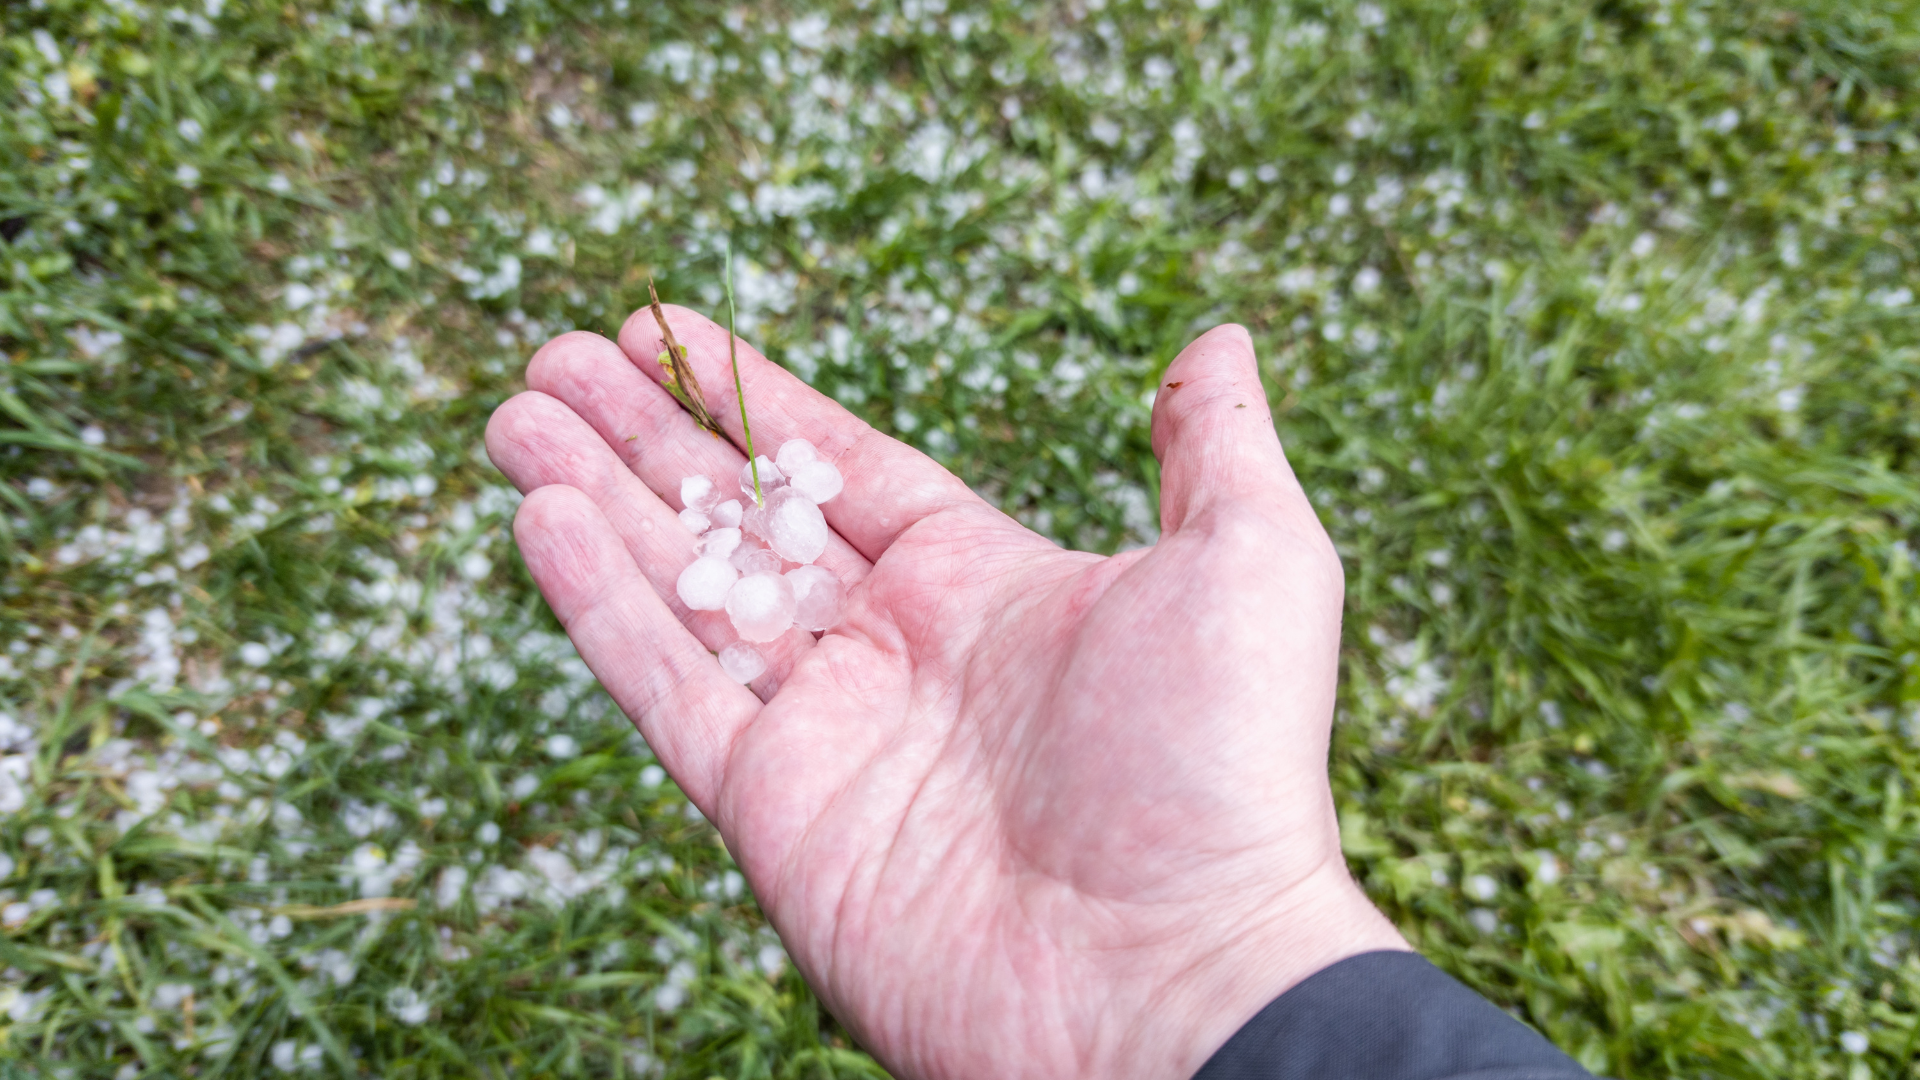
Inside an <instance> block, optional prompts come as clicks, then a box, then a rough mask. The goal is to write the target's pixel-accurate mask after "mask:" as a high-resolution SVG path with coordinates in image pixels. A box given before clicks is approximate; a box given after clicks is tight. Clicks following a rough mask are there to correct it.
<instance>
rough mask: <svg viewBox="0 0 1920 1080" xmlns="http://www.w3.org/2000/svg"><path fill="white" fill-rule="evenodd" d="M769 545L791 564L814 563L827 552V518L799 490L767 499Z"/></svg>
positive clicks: (777, 494)
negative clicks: (822, 553)
mask: <svg viewBox="0 0 1920 1080" xmlns="http://www.w3.org/2000/svg"><path fill="white" fill-rule="evenodd" d="M767 543H768V544H769V545H771V546H772V548H773V550H775V551H777V552H779V553H780V557H781V558H783V559H785V560H787V561H788V562H796V563H810V562H812V561H813V560H815V559H817V558H819V557H820V553H821V552H823V551H825V550H827V519H826V518H824V517H822V516H821V515H820V508H819V507H817V506H815V505H813V503H812V502H811V501H810V500H808V498H807V497H806V496H805V495H802V494H800V493H799V492H797V491H792V490H787V491H777V492H775V493H774V495H773V498H771V499H769V500H767Z"/></svg>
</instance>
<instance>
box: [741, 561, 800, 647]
mask: <svg viewBox="0 0 1920 1080" xmlns="http://www.w3.org/2000/svg"><path fill="white" fill-rule="evenodd" d="M793 609H794V603H793V586H792V585H790V584H788V583H787V579H786V578H783V577H781V576H780V575H779V574H748V575H746V576H745V577H743V578H741V579H740V580H739V581H736V582H734V583H733V588H731V589H728V590H727V618H729V619H731V620H733V628H734V630H735V631H737V632H738V633H739V635H740V636H741V637H742V638H743V639H745V640H747V641H756V642H757V641H772V640H774V639H775V638H777V637H779V636H780V635H781V634H784V633H786V632H787V630H788V628H789V627H791V626H792V625H793Z"/></svg>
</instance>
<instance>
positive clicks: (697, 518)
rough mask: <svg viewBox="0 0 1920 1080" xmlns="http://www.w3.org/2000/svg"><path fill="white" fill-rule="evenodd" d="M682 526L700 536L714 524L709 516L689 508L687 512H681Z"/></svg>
mask: <svg viewBox="0 0 1920 1080" xmlns="http://www.w3.org/2000/svg"><path fill="white" fill-rule="evenodd" d="M680 524H682V525H685V526H686V527H687V531H688V532H691V533H692V534H694V535H695V536H698V535H700V534H701V533H703V532H706V531H707V529H708V528H710V527H711V526H712V525H713V522H712V520H710V519H709V518H708V517H707V515H705V514H703V513H701V512H700V511H698V510H695V509H694V508H693V507H691V506H689V507H687V508H686V509H685V510H682V511H680Z"/></svg>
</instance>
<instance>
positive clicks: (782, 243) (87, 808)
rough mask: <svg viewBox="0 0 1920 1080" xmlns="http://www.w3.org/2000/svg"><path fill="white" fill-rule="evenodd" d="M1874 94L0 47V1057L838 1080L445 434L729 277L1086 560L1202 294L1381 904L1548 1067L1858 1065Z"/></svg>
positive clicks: (1905, 398)
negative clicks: (1322, 602) (1308, 569)
mask: <svg viewBox="0 0 1920 1080" xmlns="http://www.w3.org/2000/svg"><path fill="white" fill-rule="evenodd" d="M1916 73H1920V5H1916V4H1915V3H1913V2H1911V0H1907V2H1894V0H1881V2H1874V3H1841V2H1832V0H1802V2H1787V3H1765V4H1738V3H1731V2H1722V3H1703V4H1695V5H1692V6H1682V5H1679V4H1661V3H1646V2H1641V0H1609V2H1606V3H1600V4H1595V5H1591V6H1580V5H1574V4H1566V3H1557V2H1548V0H1530V2H1529V0H1506V2H1497V3H1489V4H1486V5H1483V6H1477V7H1475V6H1466V5H1451V4H1446V3H1439V2H1423V0H1408V2H1405V3H1385V2H1381V3H1375V4H1364V3H1363V4H1356V5H1346V4H1339V5H1330V6H1325V7H1323V6H1320V5H1317V4H1305V3H1247V4H1239V3H1220V4H1218V5H1217V6H1209V7H1208V8H1206V9H1201V8H1199V7H1197V6H1190V5H1180V4H1175V3H1172V2H1171V0H1161V2H1153V3H1147V2H1120V0H1108V2H1107V3H1106V4H1104V5H1096V4H1094V3H1090V2H1088V0H1075V2H1074V3H1070V4H1064V5H1057V4H1053V3H1031V4H1026V5H1019V4H1013V3H1000V4H994V5H980V6H963V5H961V4H959V3H957V2H954V3H951V4H949V3H946V2H945V0H903V2H901V3H898V4H895V3H890V2H888V0H852V2H848V3H843V4H839V5H829V6H824V7H820V8H818V9H817V10H816V9H811V8H803V7H801V6H800V5H793V6H779V7H775V6H756V7H753V8H747V7H738V8H721V7H720V6H718V5H704V4H693V3H665V4H655V3H637V2H629V0H609V2H606V3H573V2H565V0H531V2H526V0H491V3H477V2H476V3H467V4H461V3H424V2H422V3H414V4H400V3H394V2H392V0H388V2H384V3H383V2H381V0H357V2H355V3H351V4H349V3H347V2H346V0H339V2H335V3H324V2H314V0H291V2H286V3H266V2H264V0H226V2H225V3H224V4H220V3H217V2H215V3H203V2H202V0H182V2H181V4H180V5H179V6H177V7H165V6H162V5H148V4H144V3H140V2H138V0H32V2H31V3H27V2H22V3H9V4H7V5H5V6H4V8H0V90H4V97H0V102H3V104H0V109H4V111H3V112H0V240H3V242H0V353H4V356H5V364H4V366H3V367H0V414H4V415H0V503H4V506H3V507H0V548H3V549H4V552H5V554H4V559H5V560H6V562H5V565H4V571H3V574H4V583H3V584H0V715H4V716H5V717H6V720H5V722H4V723H0V741H3V742H4V746H3V747H0V751H4V756H0V853H4V859H3V860H0V892H4V894H5V896H4V897H0V924H4V929H3V930H0V1040H4V1041H0V1074H3V1073H4V1072H5V1071H6V1069H8V1068H10V1067H11V1068H15V1070H16V1071H17V1072H20V1073H23V1074H25V1075H54V1076H71V1077H76V1078H78V1077H132V1076H154V1077H159V1076H184V1075H193V1076H199V1077H215V1076H235V1077H250V1076H259V1075H275V1074H276V1068H277V1065H276V1063H279V1064H286V1065H290V1066H292V1067H293V1068H295V1069H311V1070H313V1072H314V1074H315V1075H325V1074H330V1073H331V1074H347V1073H355V1074H361V1075H368V1076H383V1077H440V1076H503V1075H513V1076H527V1077H540V1076H553V1077H561V1076H567V1077H571V1076H589V1075H592V1076H601V1075H604V1076H621V1075H625V1076H634V1075H647V1074H658V1075H664V1076H668V1077H677V1078H678V1077H684V1078H689V1080H700V1078H704V1077H707V1076H711V1075H721V1076H727V1077H743V1078H744V1077H762V1076H778V1077H812V1076H820V1077H825V1076H861V1075H872V1074H875V1073H877V1071H878V1070H876V1069H875V1068H874V1067H873V1066H872V1065H871V1064H870V1063H868V1062H866V1060H865V1059H864V1058H863V1057H862V1056H860V1055H859V1053H858V1052H857V1050H855V1049H853V1048H851V1047H850V1046H849V1045H848V1043H847V1040H846V1039H845V1037H844V1036H843V1035H841V1034H839V1033H838V1031H837V1029H836V1028H835V1027H834V1026H833V1024H832V1022H831V1021H830V1020H829V1019H827V1018H825V1017H823V1016H822V1015H821V1014H820V1012H819V1011H818V1009H817V1007H816V1006H815V1005H814V1004H813V1003H812V999H811V998H810V996H809V995H808V994H807V991H806V990H805V988H804V987H803V986H802V985H801V984H800V982H799V981H798V980H797V979H796V978H795V976H794V975H793V973H792V972H791V970H790V968H786V967H785V966H784V965H782V964H781V963H780V960H781V954H780V953H779V951H778V949H777V946H776V945H775V943H774V942H773V940H772V938H771V937H770V936H769V934H768V932H767V931H766V930H765V929H764V926H763V924H762V923H761V922H760V921H759V919H758V917H757V915H756V914H755V911H754V909H753V906H752V902H751V899H750V897H749V896H747V895H746V894H745V893H744V891H743V890H742V889H741V887H740V880H739V878H738V877H737V876H736V875H734V874H733V872H732V871H731V866H730V863H729V861H728V859H727V856H726V854H725V852H724V850H723V849H722V848H721V847H720V845H719V844H718V843H717V841H716V837H715V835H714V833H713V831H712V830H711V829H710V828H709V827H708V826H707V825H706V824H705V823H704V822H702V821H700V820H698V818H697V816H696V815H693V814H692V813H691V812H690V809H689V807H688V804H687V803H686V801H685V800H684V799H683V798H682V797H681V796H680V795H679V794H678V792H677V791H676V790H675V789H674V788H673V785H672V783H671V782H670V781H663V780H662V779H661V775H660V773H659V771H658V770H657V767H653V766H652V763H651V758H650V756H649V754H648V752H647V750H646V748H645V746H644V745H643V744H642V743H641V741H640V740H639V739H638V738H637V736H635V735H634V734H632V732H631V729H630V728H629V727H628V725H627V724H626V723H625V722H624V720H622V719H621V718H620V717H619V716H618V715H617V714H616V713H615V712H614V710H613V709H612V707H611V706H610V704H609V703H608V701H607V699H606V698H605V696H604V695H603V694H601V693H600V692H599V691H598V689H597V688H596V687H595V686H594V685H593V683H592V681H591V678H590V677H589V676H588V675H587V673H586V671H585V669H584V667H583V666H582V665H581V664H580V663H579V662H578V660H577V659H575V658H574V656H573V654H572V651H571V648H570V646H568V645H567V644H566V642H565V640H564V638H562V637H560V636H559V634H558V632H557V628H556V627H555V625H554V624H553V622H552V621H551V619H550V617H549V616H548V615H547V614H546V612H545V610H544V608H543V607H542V605H541V603H540V600H539V597H538V595H537V593H536V592H535V591H534V590H533V588H532V587H531V585H530V583H529V582H528V581H527V579H526V576H525V574H524V572H523V571H522V569H521V567H520V564H519V562H518V558H517V556H516V555H515V554H514V553H513V551H512V549H511V543H510V540H509V538H508V536H509V534H508V530H507V523H508V521H509V520H510V518H511V514H512V509H513V506H514V503H515V501H516V500H515V498H514V496H513V495H512V494H511V493H510V491H509V490H507V489H506V488H505V486H504V484H503V481H502V480H501V479H500V478H499V477H498V475H497V474H495V473H494V472H493V471H492V470H491V468H490V467H489V466H488V465H487V464H486V463H485V460H484V456H483V455H482V453H481V452H480V450H479V445H480V433H481V430H482V426H483V424H484V422H485V419H486V417H487V415H488V413H489V411H490V410H491V409H492V408H493V407H494V406H495V405H497V404H498V403H499V402H500V401H502V400H504V399H505V398H506V397H507V396H508V395H509V394H511V393H512V392H513V391H514V389H515V387H516V386H517V379H518V372H519V371H520V368H521V365H522V364H523V363H524V361H525V359H526V358H527V356H528V355H530V353H531V351H532V349H533V348H535V347H536V346H537V345H538V344H539V343H540V342H541V341H543V340H545V339H546V338H547V337H549V336H551V335H552V334H555V333H558V332H559V331H562V330H566V329H570V328H576V327H578V328H588V329H594V330H598V331H600V332H603V333H609V334H610V333H612V332H613V330H614V329H615V328H616V327H617V326H618V324H619V322H620V320H621V319H622V317H623V316H624V315H625V314H626V313H627V312H628V311H630V310H632V309H634V308H636V307H638V306H639V305H640V304H641V303H643V302H644V298H645V282H646V278H647V275H649V274H652V275H654V276H655V277H656V278H658V279H659V281H660V282H661V284H662V287H663V288H664V289H665V290H666V292H667V297H668V299H674V300H678V301H681V302H690V303H693V304H695V306H700V307H703V308H704V309H705V310H708V311H711V312H715V313H717V312H718V310H719V307H720V302H721V299H722V297H721V287H720V276H719V271H720V257H719V256H720V253H721V251H722V249H723V247H724V245H725V244H726V243H727V241H728V239H729V238H731V241H732V243H733V244H734V246H735V249H736V251H737V253H738V258H739V260H740V261H739V263H738V264H737V267H736V269H737V273H738V275H739V277H738V282H737V285H738V288H739V291H740V299H741V315H742V326H741V330H742V332H743V333H744V334H746V335H748V336H749V337H750V338H752V339H754V340H756V341H757V342H759V343H760V344H762V345H763V347H765V348H766V349H767V350H768V351H769V353H770V354H771V355H772V356H773V357H774V358H775V359H777V360H780V361H782V362H783V363H785V364H787V365H788V366H789V367H790V368H791V369H792V370H794V371H795V372H797V373H799V374H800V375H801V376H803V377H804V378H806V379H808V380H809V381H810V382H812V383H813V384H814V385H816V386H818V387H819V388H821V389H822V390H823V391H825V392H828V393H831V394H833V395H834V396H836V397H837V398H839V399H840V400H841V401H843V402H846V403H847V404H848V405H849V406H851V407H853V408H854V409H856V410H857V411H858V412H860V413H861V414H862V415H864V416H866V417H867V418H869V419H870V420H872V421H873V422H874V423H876V424H878V425H880V426H882V427H883V428H886V429H889V430H891V431H893V432H895V433H896V434H898V435H899V436H900V437H902V438H905V439H908V440H910V441H912V442H914V443H915V444H917V445H919V446H921V447H923V448H924V449H926V450H927V451H929V452H930V453H932V454H934V455H935V456H937V457H939V458H940V459H941V460H943V461H945V462H946V463H948V464H949V465H950V466H951V467H952V468H953V469H954V470H955V471H956V472H958V473H959V474H960V475H962V476H963V477H965V478H966V479H967V480H968V482H970V483H972V484H973V485H974V486H975V487H976V488H978V489H979V490H981V491H982V492H984V493H986V494H987V495H988V496H989V497H990V498H992V499H994V500H996V501H998V502H999V503H1000V504H1001V505H1002V506H1004V507H1006V508H1007V509H1008V510H1009V512H1012V513H1014V514H1016V515H1018V516H1019V517H1020V518H1021V520H1023V521H1026V522H1028V523H1029V524H1031V525H1032V526H1033V527H1034V528H1036V529H1039V530H1041V531H1043V532H1045V533H1048V534H1049V535H1052V536H1054V537H1056V538H1058V539H1060V540H1061V541H1062V542H1064V543H1068V544H1072V545H1075V546H1080V547H1087V548H1092V549H1097V550H1111V549H1113V548H1115V547H1118V546H1120V545H1123V544H1128V543H1139V542H1150V541H1151V540H1152V538H1153V529H1152V523H1153V521H1154V520H1155V516H1156V515H1155V508H1154V502H1153V499H1154V496H1153V492H1154V489H1155V483H1156V477H1157V474H1156V471H1155V468H1154V464H1153V460H1152V456H1151V453H1150V450H1149V443H1148V437H1147V418H1148V415H1149V414H1148V406H1147V398H1148V395H1149V393H1150V391H1151V389H1152V387H1153V386H1154V385H1155V382H1156V375H1157V372H1158V371H1159V370H1160V368H1161V367H1162V366H1163V365H1164V364H1165V363H1166V362H1167V361H1168V360H1169V359H1170V358H1171V357H1172V356H1173V354H1174V352H1175V351H1176V350H1177V349H1178V348H1179V347H1180V346H1181V345H1182V344H1183V343H1184V342H1185V341H1186V340H1188V339H1189V338H1190V337H1191V336H1192V335H1193V334H1194V333H1195V332H1196V331H1198V330H1199V329H1202V328H1204V327H1206V326H1208V325H1211V324H1212V323H1214V322H1216V321H1223V320H1228V319H1233V320H1238V321H1241V322H1243V323H1246V324H1247V325H1248V326H1249V327H1250V328H1251V329H1252V330H1253V332H1254V334H1255V337H1256V339H1257V340H1258V341H1259V343H1260V345H1261V347H1262V349H1263V356H1264V357H1265V360H1266V362H1267V364H1268V365H1269V368H1268V376H1269V380H1270V386H1271V388H1272V391H1273V394H1274V400H1275V403H1276V406H1277V407H1278V415H1279V416H1280V424H1281V430H1282V435H1283V437H1284V439H1285V441H1286V444H1287V447H1288V450H1289V453H1290V454H1291V456H1292V458H1293V461H1294V464H1295V467H1296V469H1297V470H1298V472H1299V474H1300V476H1301V478H1302V480H1303V482H1304V483H1305V485H1306V486H1307V488H1308V490H1309V492H1310V493H1312V494H1313V496H1314V498H1315V501H1316V505H1317V506H1318V507H1319V509H1320V511H1321V512H1322V514H1323V515H1324V517H1325V520H1326V521H1327V524H1328V526H1329V528H1330V530H1331V531H1332V533H1333V535H1334V537H1335V540H1336V541H1337V543H1338V544H1339V546H1340V548H1341V550H1342V552H1343V553H1344V554H1345V556H1346V561H1347V572H1348V582H1349V606H1348V631H1349V632H1348V634H1347V642H1348V648H1347V652H1346V659H1345V665H1346V667H1345V676H1346V678H1345V681H1344V684H1343V697H1342V703H1341V709H1340V714H1339V721H1338V727H1337V729H1336V740H1335V749H1334V755H1333V763H1332V764H1333V770H1334V775H1335V785H1336V790H1337V792H1338V794H1339V798H1340V803H1341V809H1342V822H1343V832H1344V836H1345V839H1346V842H1347V847H1348V851H1349V855H1350V857H1351V860H1352V863H1353V866H1354V868H1355V871H1356V873H1358V874H1359V875H1360V876H1361V878H1362V880H1363V881H1365V883H1366V884H1367V886H1368V888H1369V889H1370V890H1371V892H1372V893H1373V895H1374V896H1375V897H1376V898H1378V899H1379V901H1380V902H1381V903H1382V905H1383V906H1384V907H1385V908H1386V909H1387V910H1388V911H1389V913H1390V914H1391V915H1392V916H1393V917H1394V919H1395V920H1396V921H1397V922H1398V923H1399V924H1400V925H1401V926H1402V927H1403V928H1404V929H1405V931H1406V932H1407V933H1408V934H1409V935H1410V936H1411V937H1412V939H1413V940H1414V941H1415V942H1416V943H1417V944H1418V945H1419V946H1420V947H1421V948H1422V949H1423V950H1425V951H1426V952H1427V954H1428V955H1429V956H1431V957H1433V958H1434V959H1435V960H1436V961H1438V962H1439V963H1441V964H1442V965H1443V966H1445V967H1446V968H1447V969H1449V970H1450V971H1453V972H1455V973H1456V974H1458V975H1460V976H1461V977H1462V978H1464V979H1465V980H1467V981H1468V982H1469V983H1470V984H1472V985H1473V986H1475V987H1477V988H1479V989H1481V990H1482V991H1484V992H1486V993H1487V994H1489V995H1490V996H1492V997H1493V998H1494V999H1495V1000H1496V1001H1498V1002H1500V1003H1501V1004H1503V1005H1505V1006H1507V1007H1509V1008H1511V1009H1513V1010H1514V1011H1515V1012H1516V1013H1517V1014H1518V1015H1521V1016H1523V1017H1525V1018H1526V1019H1527V1020H1529V1021H1530V1022H1532V1023H1534V1024H1535V1025H1537V1026H1539V1027H1540V1028H1542V1029H1543V1030H1545V1031H1546V1032H1548V1033H1549V1034H1550V1035H1551V1036H1552V1037H1553V1038H1554V1039H1555V1040H1557V1041H1558V1042H1559V1043H1560V1044H1561V1045H1562V1046H1564V1047H1566V1048H1567V1049H1568V1050H1569V1051H1570V1052H1573V1053H1574V1054H1575V1055H1576V1056H1578V1057H1579V1058H1580V1059H1581V1060H1582V1061H1583V1062H1585V1063H1586V1064H1588V1065H1589V1066H1591V1067H1593V1068H1595V1069H1598V1070H1605V1071H1607V1072H1609V1073H1610V1074H1612V1075H1615V1076H1620V1077H1664V1076H1668V1075H1682V1076H1689V1077H1743V1078H1744V1077H1781V1078H1786V1077H1794V1078H1802V1077H1845V1078H1848V1080H1855V1078H1860V1077H1868V1076H1879V1077H1894V1076H1913V1075H1920V1070H1917V1069H1916V1067H1915V1064H1914V1062H1915V1051H1916V1048H1920V1021H1917V1020H1916V1017H1917V1016H1920V1011H1917V1010H1920V954H1917V953H1916V948H1917V947H1920V943H1916V941H1915V937H1914V934H1915V931H1914V929H1913V928H1914V926H1915V924H1916V920H1917V919H1920V896H1917V895H1916V892H1917V891H1920V861H1917V859H1920V855H1916V844H1915V839H1916V836H1920V797H1917V796H1916V794H1915V792H1914V784H1915V782H1916V780H1920V719H1917V717H1920V704H1917V703H1920V668H1917V667H1916V660H1915V658H1916V656H1920V576H1917V575H1916V568H1915V557H1916V556H1915V552H1914V550H1913V539H1912V537H1913V536H1914V533H1915V530H1916V528H1917V527H1920V484H1917V483H1916V481H1915V469H1916V464H1917V462H1916V449H1920V307H1916V304H1915V299H1914V291H1913V290H1914V289H1915V287H1916V285H1917V284H1920V272H1917V271H1916V262H1917V260H1920V255H1917V253H1916V250H1915V244H1916V242H1920V229H1916V224H1920V206H1917V203H1920V169H1916V158H1917V156H1920V138H1916V133H1917V132H1920V85H1917V83H1920V74H1916ZM381 894H390V895H391V896H392V897H395V898H398V899H399V900H401V901H412V902H414V903H412V904H411V905H409V904H405V903H401V904H391V903H390V904H388V906H387V907H386V909H384V910H374V911H367V910H364V909H348V911H347V912H341V911H338V910H334V911H328V910H325V909H328V908H332V907H334V906H335V905H339V904H342V903H346V902H348V901H353V900H356V899H363V898H370V897H371V898H377V897H379V896H380V895H381ZM303 1063H305V1064H303Z"/></svg>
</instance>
